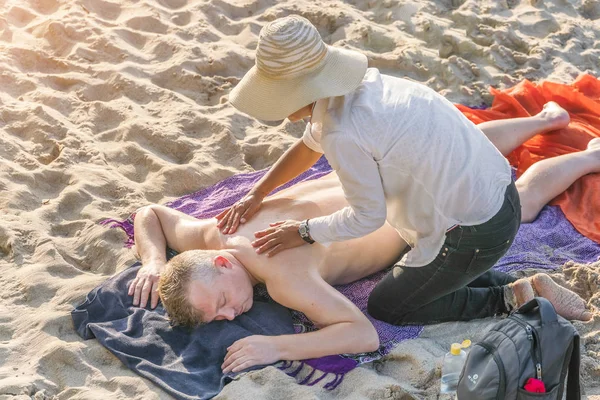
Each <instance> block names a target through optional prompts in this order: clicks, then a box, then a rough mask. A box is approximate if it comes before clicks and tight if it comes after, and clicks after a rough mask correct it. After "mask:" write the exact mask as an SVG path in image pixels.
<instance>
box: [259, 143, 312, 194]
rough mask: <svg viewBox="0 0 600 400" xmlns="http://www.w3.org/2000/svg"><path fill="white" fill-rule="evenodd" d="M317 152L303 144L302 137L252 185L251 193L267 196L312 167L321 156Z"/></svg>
mask: <svg viewBox="0 0 600 400" xmlns="http://www.w3.org/2000/svg"><path fill="white" fill-rule="evenodd" d="M321 155H322V154H321V153H318V152H316V151H314V150H312V149H310V148H309V147H308V146H306V145H305V144H304V142H303V141H302V139H300V140H298V141H297V142H296V143H294V144H293V145H292V147H290V148H289V149H288V150H287V151H286V152H285V153H283V155H282V156H281V157H280V158H279V160H277V162H276V163H275V164H274V165H273V167H271V169H270V170H269V171H268V172H267V173H266V174H265V176H264V177H263V178H262V179H261V180H260V181H258V182H257V183H256V185H254V187H253V188H252V190H251V193H254V194H257V195H259V196H261V197H265V196H267V195H268V194H269V193H271V192H272V191H273V190H274V189H276V188H277V187H279V186H281V185H283V184H284V183H287V182H289V181H291V180H292V179H294V178H295V177H297V176H298V175H300V174H301V173H303V172H304V171H306V170H307V169H309V168H310V167H312V166H313V165H314V163H315V162H317V160H318V159H319V158H320V157H321Z"/></svg>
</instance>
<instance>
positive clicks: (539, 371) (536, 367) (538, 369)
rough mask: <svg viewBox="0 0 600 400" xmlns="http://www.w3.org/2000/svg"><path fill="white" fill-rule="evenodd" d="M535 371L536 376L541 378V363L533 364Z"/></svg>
mask: <svg viewBox="0 0 600 400" xmlns="http://www.w3.org/2000/svg"><path fill="white" fill-rule="evenodd" d="M535 371H536V372H537V378H538V379H539V380H540V381H541V380H542V364H535Z"/></svg>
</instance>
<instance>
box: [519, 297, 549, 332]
mask: <svg viewBox="0 0 600 400" xmlns="http://www.w3.org/2000/svg"><path fill="white" fill-rule="evenodd" d="M536 307H538V310H539V313H540V317H541V321H542V326H544V325H546V324H550V323H556V322H558V316H557V315H556V310H554V306H553V305H552V303H550V301H548V300H547V299H545V298H543V297H535V298H534V299H533V300H530V301H529V302H527V303H525V304H523V305H522V306H521V307H520V308H519V309H518V310H517V312H518V313H519V314H527V313H529V312H531V311H532V310H533V309H534V308H536Z"/></svg>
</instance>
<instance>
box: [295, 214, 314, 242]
mask: <svg viewBox="0 0 600 400" xmlns="http://www.w3.org/2000/svg"><path fill="white" fill-rule="evenodd" d="M298 233H299V234H300V237H301V238H302V239H304V241H305V242H306V243H310V244H313V243H314V242H315V241H314V240H313V239H312V238H311V237H310V230H309V229H308V220H306V221H302V222H300V227H298Z"/></svg>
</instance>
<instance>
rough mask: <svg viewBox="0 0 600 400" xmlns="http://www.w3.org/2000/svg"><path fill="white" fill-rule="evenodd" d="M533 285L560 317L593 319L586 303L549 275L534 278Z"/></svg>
mask: <svg viewBox="0 0 600 400" xmlns="http://www.w3.org/2000/svg"><path fill="white" fill-rule="evenodd" d="M517 282H518V281H517ZM515 283H516V282H515ZM531 284H532V286H533V289H534V290H535V291H536V293H537V295H538V296H540V297H544V298H546V299H548V300H549V301H550V303H552V305H553V306H554V309H555V310H556V312H557V313H558V315H560V316H562V317H563V318H566V319H568V320H574V319H576V320H579V321H589V320H590V319H592V313H591V312H589V311H588V310H587V309H586V305H585V301H584V300H583V299H582V298H581V297H580V296H579V295H578V294H577V293H575V292H572V291H570V290H569V289H567V288H564V287H562V286H560V285H558V284H557V283H556V282H554V281H553V280H552V278H550V277H549V276H548V275H546V274H536V275H534V276H532V277H531Z"/></svg>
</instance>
